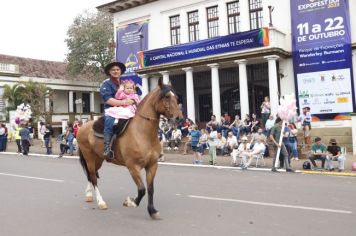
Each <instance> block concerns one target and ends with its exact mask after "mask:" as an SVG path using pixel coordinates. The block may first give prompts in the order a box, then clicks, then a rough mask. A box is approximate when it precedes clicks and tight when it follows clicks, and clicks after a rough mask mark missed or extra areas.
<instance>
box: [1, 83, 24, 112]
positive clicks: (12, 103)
mask: <svg viewBox="0 0 356 236" xmlns="http://www.w3.org/2000/svg"><path fill="white" fill-rule="evenodd" d="M22 90H23V85H22V84H14V85H13V86H10V85H8V84H5V85H4V94H3V98H4V99H5V100H6V101H7V106H6V109H7V111H10V110H16V107H17V106H18V105H20V104H21V103H22V100H21V97H20V94H21V92H22Z"/></svg>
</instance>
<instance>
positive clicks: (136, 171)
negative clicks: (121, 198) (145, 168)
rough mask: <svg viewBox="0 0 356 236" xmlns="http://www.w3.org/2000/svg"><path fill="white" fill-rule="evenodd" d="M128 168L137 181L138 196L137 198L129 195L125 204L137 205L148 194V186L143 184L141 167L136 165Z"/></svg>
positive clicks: (129, 205)
mask: <svg viewBox="0 0 356 236" xmlns="http://www.w3.org/2000/svg"><path fill="white" fill-rule="evenodd" d="M128 168H129V171H130V174H131V176H132V179H133V180H134V181H135V184H136V186H137V197H136V198H135V199H133V198H130V197H127V198H126V200H125V202H124V203H123V205H124V206H126V207H137V206H139V205H140V202H141V200H142V198H143V196H145V194H146V188H145V185H144V184H143V181H142V178H141V174H140V170H141V167H139V166H135V167H128Z"/></svg>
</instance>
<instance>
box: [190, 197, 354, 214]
mask: <svg viewBox="0 0 356 236" xmlns="http://www.w3.org/2000/svg"><path fill="white" fill-rule="evenodd" d="M188 197H190V198H197V199H204V200H213V201H225V202H238V203H245V204H251V205H260V206H271V207H283V208H294V209H301V210H310V211H322V212H331V213H340V214H352V211H345V210H335V209H328V208H318V207H306V206H296V205H287V204H277V203H268V202H254V201H246V200H238V199H231V198H216V197H205V196H197V195H188Z"/></svg>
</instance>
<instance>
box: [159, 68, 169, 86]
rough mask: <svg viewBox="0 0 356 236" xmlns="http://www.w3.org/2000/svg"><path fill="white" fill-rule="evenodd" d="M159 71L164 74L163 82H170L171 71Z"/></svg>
mask: <svg viewBox="0 0 356 236" xmlns="http://www.w3.org/2000/svg"><path fill="white" fill-rule="evenodd" d="M159 73H160V74H161V75H162V76H163V83H164V84H168V83H169V71H160V72H159Z"/></svg>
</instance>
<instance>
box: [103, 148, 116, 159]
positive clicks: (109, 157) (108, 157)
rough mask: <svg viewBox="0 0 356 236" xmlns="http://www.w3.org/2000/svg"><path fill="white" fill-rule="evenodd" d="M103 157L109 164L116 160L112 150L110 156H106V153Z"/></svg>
mask: <svg viewBox="0 0 356 236" xmlns="http://www.w3.org/2000/svg"><path fill="white" fill-rule="evenodd" d="M103 156H104V158H105V160H106V161H108V162H111V161H112V160H114V159H115V155H114V152H113V151H112V150H110V151H109V153H108V155H105V152H104V154H103Z"/></svg>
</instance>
